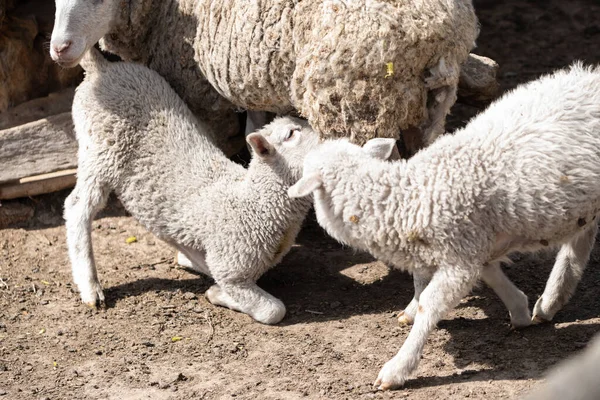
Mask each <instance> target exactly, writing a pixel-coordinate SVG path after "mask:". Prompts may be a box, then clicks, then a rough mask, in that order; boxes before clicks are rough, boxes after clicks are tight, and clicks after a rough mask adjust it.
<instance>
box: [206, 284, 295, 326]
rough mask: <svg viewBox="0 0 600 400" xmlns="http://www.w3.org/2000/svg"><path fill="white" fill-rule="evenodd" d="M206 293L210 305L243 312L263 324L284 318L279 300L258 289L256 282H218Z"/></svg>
mask: <svg viewBox="0 0 600 400" xmlns="http://www.w3.org/2000/svg"><path fill="white" fill-rule="evenodd" d="M215 280H216V281H217V284H215V285H213V286H211V287H210V288H209V289H208V290H207V291H206V297H207V298H208V301H210V302H211V303H212V304H214V305H217V306H222V307H227V308H230V309H232V310H235V311H239V312H243V313H244V314H248V315H249V316H251V317H252V318H254V319H255V320H256V321H258V322H262V323H263V324H268V325H271V324H276V323H278V322H279V321H281V320H282V319H283V317H284V316H285V305H284V304H283V302H282V301H281V300H279V299H278V298H276V297H275V296H273V295H271V294H269V293H268V292H266V291H264V290H263V289H261V288H259V287H258V285H257V284H256V282H251V281H245V282H227V281H219V280H218V279H216V278H215Z"/></svg>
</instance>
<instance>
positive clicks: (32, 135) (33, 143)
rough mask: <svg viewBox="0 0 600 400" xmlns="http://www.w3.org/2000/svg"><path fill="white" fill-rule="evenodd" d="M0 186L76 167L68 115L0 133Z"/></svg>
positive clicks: (69, 115)
mask: <svg viewBox="0 0 600 400" xmlns="http://www.w3.org/2000/svg"><path fill="white" fill-rule="evenodd" d="M0 165H1V166H2V168H0V185H2V184H4V183H15V182H18V181H19V180H20V179H23V178H27V177H32V176H36V175H40V174H47V173H50V172H55V171H63V170H67V169H73V168H76V167H77V142H76V140H75V138H74V134H73V123H72V121H71V113H70V112H67V113H62V114H58V115H55V116H52V117H49V118H45V119H41V120H38V121H35V122H31V123H28V124H25V125H20V126H17V127H14V128H10V129H5V130H2V131H0Z"/></svg>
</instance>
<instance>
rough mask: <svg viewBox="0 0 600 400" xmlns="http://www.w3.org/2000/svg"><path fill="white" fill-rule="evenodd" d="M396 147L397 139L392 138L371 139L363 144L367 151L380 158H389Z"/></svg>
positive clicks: (370, 154)
mask: <svg viewBox="0 0 600 400" xmlns="http://www.w3.org/2000/svg"><path fill="white" fill-rule="evenodd" d="M395 148H396V139H390V138H375V139H371V140H369V141H368V142H367V143H365V145H364V146H363V150H364V151H365V153H367V154H368V155H369V156H371V157H373V158H377V159H379V160H387V159H389V158H390V156H391V155H392V153H393V152H394V149H395Z"/></svg>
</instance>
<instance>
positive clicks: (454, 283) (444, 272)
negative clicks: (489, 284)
mask: <svg viewBox="0 0 600 400" xmlns="http://www.w3.org/2000/svg"><path fill="white" fill-rule="evenodd" d="M476 280H477V269H476V268H471V269H467V268H459V267H450V266H443V267H441V268H440V269H438V270H437V271H436V272H435V273H434V274H433V278H432V279H431V282H429V285H427V287H426V288H425V289H424V290H423V292H422V293H421V296H420V297H419V306H418V311H417V315H416V317H415V323H414V325H413V327H412V329H411V330H410V333H409V335H408V337H407V338H406V340H405V341H404V344H403V345H402V348H401V349H400V351H399V352H398V354H396V355H395V356H394V357H393V358H392V359H391V360H389V361H388V362H387V363H385V365H384V366H383V368H382V369H381V371H380V372H379V376H378V377H377V380H376V381H375V386H378V387H379V389H382V390H387V389H392V388H394V387H398V386H401V385H402V384H404V382H405V381H406V379H408V377H409V375H410V374H411V373H412V372H413V371H414V370H415V369H416V368H417V366H418V365H419V360H420V358H421V354H422V352H423V347H424V346H425V342H426V341H427V337H428V336H429V334H430V333H431V331H432V330H433V329H434V328H435V326H436V324H437V323H438V322H439V320H440V319H441V318H442V317H443V316H444V315H445V314H446V313H447V312H448V311H450V310H451V309H452V308H453V307H455V306H456V304H458V302H459V301H460V300H461V299H462V298H463V297H464V296H465V295H466V294H467V293H468V292H469V290H471V288H472V287H473V284H474V283H475V282H476Z"/></svg>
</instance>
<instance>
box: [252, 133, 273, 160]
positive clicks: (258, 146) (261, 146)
mask: <svg viewBox="0 0 600 400" xmlns="http://www.w3.org/2000/svg"><path fill="white" fill-rule="evenodd" d="M246 142H248V144H249V145H250V146H252V150H254V154H256V155H257V156H260V157H268V156H269V155H271V154H274V153H275V148H274V147H273V145H271V143H269V141H268V140H267V139H265V137H264V136H263V135H261V134H260V133H258V132H254V133H251V134H249V135H248V136H247V137H246Z"/></svg>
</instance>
